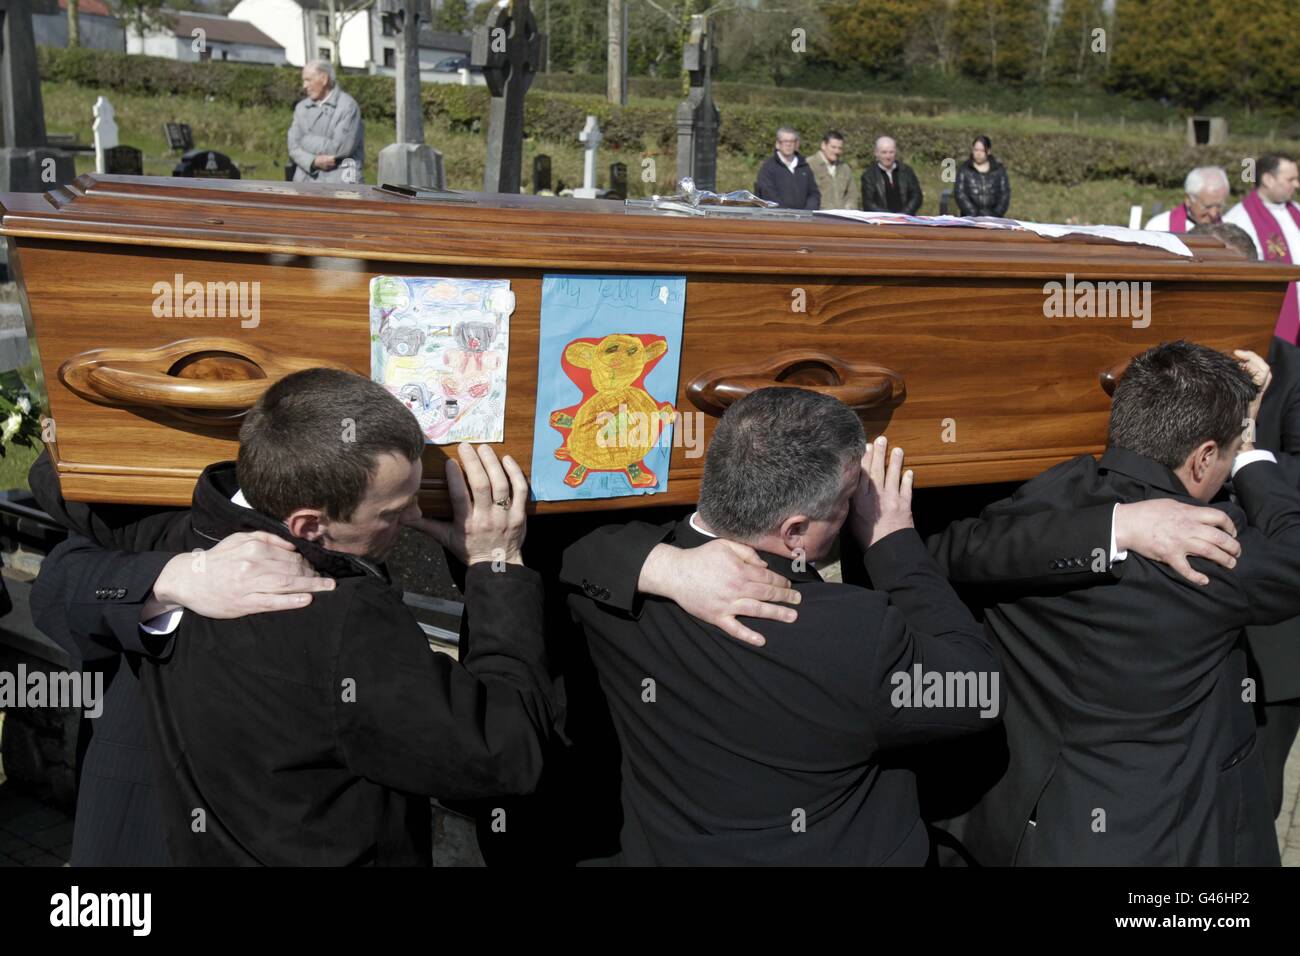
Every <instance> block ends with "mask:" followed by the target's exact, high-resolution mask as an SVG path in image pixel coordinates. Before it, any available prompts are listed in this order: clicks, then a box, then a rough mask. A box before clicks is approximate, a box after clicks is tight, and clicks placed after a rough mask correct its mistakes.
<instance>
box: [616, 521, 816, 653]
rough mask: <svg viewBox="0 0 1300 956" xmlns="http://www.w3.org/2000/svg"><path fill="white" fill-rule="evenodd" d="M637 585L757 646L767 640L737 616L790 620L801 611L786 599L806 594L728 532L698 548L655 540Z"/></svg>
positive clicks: (798, 597)
mask: <svg viewBox="0 0 1300 956" xmlns="http://www.w3.org/2000/svg"><path fill="white" fill-rule="evenodd" d="M637 590H638V591H641V592H643V593H645V594H656V595H658V596H660V597H665V598H668V599H669V600H670V601H672V602H673V603H675V604H676V605H677V606H678V607H680V608H681V609H682V610H683V611H685V612H686V613H687V614H689V615H691V616H692V617H697V618H699V619H700V620H701V621H704V622H705V623H706V624H712V625H713V626H714V627H718V628H721V629H722V630H723V631H725V632H726V633H727V634H728V635H729V636H730V637H734V638H735V639H736V640H738V641H743V642H744V643H746V644H753V645H754V646H755V647H762V646H763V645H764V644H766V643H767V641H766V640H765V639H764V637H763V635H762V634H759V633H758V632H757V631H755V630H753V629H752V628H748V627H746V626H745V625H744V624H741V623H740V621H739V620H737V618H740V617H757V618H762V619H764V620H768V621H784V622H786V623H787V624H788V623H790V622H792V621H794V620H795V618H797V617H798V614H796V613H795V611H794V609H793V608H789V607H785V606H784V605H786V604H798V603H799V601H800V600H801V599H802V598H801V597H800V594H799V592H798V591H796V590H794V589H793V588H792V587H790V582H789V581H788V580H787V579H786V578H783V577H781V575H779V574H777V573H776V572H775V571H773V570H771V569H770V568H768V566H767V564H766V563H765V562H764V561H763V559H762V558H760V557H759V556H758V552H757V551H755V550H754V549H753V548H751V547H749V546H748V545H744V544H740V543H739V542H737V541H727V540H726V539H724V538H719V539H717V540H716V541H710V542H709V543H708V544H705V545H701V546H700V547H698V548H675V547H673V546H672V545H669V544H660V545H656V546H655V548H654V550H653V551H651V552H650V554H649V556H648V557H647V558H646V561H645V564H643V565H642V566H641V577H640V579H639V580H638V582H637Z"/></svg>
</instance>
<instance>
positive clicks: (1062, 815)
mask: <svg viewBox="0 0 1300 956" xmlns="http://www.w3.org/2000/svg"><path fill="white" fill-rule="evenodd" d="M1238 355H1239V357H1242V358H1244V359H1247V360H1249V362H1250V368H1251V374H1247V372H1246V371H1244V370H1243V369H1242V367H1241V366H1240V365H1238V363H1237V362H1235V361H1233V360H1232V359H1230V358H1229V357H1227V356H1225V355H1222V354H1221V353H1218V352H1215V351H1213V350H1210V349H1207V348H1204V347H1201V346H1196V345H1191V344H1188V343H1186V342H1175V343H1168V344H1165V345H1162V346H1159V347H1156V348H1153V349H1151V350H1149V351H1148V352H1145V353H1143V354H1142V355H1139V356H1137V357H1136V358H1135V359H1134V360H1133V361H1132V362H1131V363H1130V364H1129V366H1128V368H1127V370H1126V371H1125V373H1124V376H1123V378H1122V380H1121V382H1120V384H1119V386H1118V387H1117V389H1116V392H1115V397H1114V403H1113V405H1112V410H1111V422H1110V435H1109V440H1108V447H1107V450H1106V453H1105V454H1104V455H1103V456H1102V458H1101V460H1100V461H1097V460H1096V459H1093V458H1092V457H1091V456H1083V457H1080V458H1078V459H1075V460H1073V461H1070V462H1065V463H1063V464H1061V465H1058V466H1057V467H1055V468H1052V469H1050V470H1048V471H1047V472H1044V473H1043V474H1042V475H1040V476H1039V477H1038V478H1035V479H1034V480H1032V481H1030V482H1028V483H1026V484H1025V485H1024V486H1022V487H1021V488H1020V489H1019V490H1018V491H1017V493H1016V494H1015V495H1014V496H1013V497H1012V498H1010V499H1007V500H1005V501H1002V502H999V503H997V504H995V505H992V506H990V507H989V508H988V509H987V510H986V511H985V514H984V517H985V518H1006V517H1014V516H1017V515H1028V514H1036V513H1040V512H1043V511H1059V510H1072V509H1079V508H1085V507H1092V506H1096V505H1098V504H1102V505H1104V504H1111V503H1116V502H1131V501H1141V500H1146V499H1153V498H1166V499H1174V500H1178V501H1184V502H1188V501H1193V500H1194V501H1200V502H1209V501H1211V500H1212V499H1213V498H1214V497H1215V496H1216V495H1217V494H1218V492H1219V490H1220V488H1221V487H1222V485H1223V484H1224V482H1225V481H1226V480H1227V479H1228V477H1229V476H1230V475H1231V476H1232V478H1233V484H1234V488H1235V490H1236V493H1237V495H1238V497H1239V499H1240V506H1238V505H1236V504H1229V503H1224V504H1220V505H1217V506H1216V507H1217V508H1218V509H1220V510H1222V511H1223V512H1224V513H1225V514H1227V515H1228V516H1230V517H1231V518H1232V519H1233V522H1234V523H1235V524H1236V526H1237V528H1238V538H1239V541H1240V544H1241V552H1240V556H1239V557H1238V558H1237V560H1236V563H1235V566H1234V567H1233V568H1232V569H1231V570H1227V569H1223V568H1220V567H1217V566H1214V565H1205V566H1203V567H1202V570H1204V571H1205V573H1206V576H1207V577H1208V578H1209V583H1208V584H1206V585H1205V586H1202V587H1196V586H1191V585H1189V583H1188V582H1187V581H1185V580H1184V579H1182V578H1180V577H1179V576H1178V575H1176V574H1174V573H1173V572H1172V571H1171V570H1170V569H1169V568H1167V567H1164V566H1162V565H1159V564H1155V563H1152V562H1149V561H1147V560H1145V559H1143V558H1141V557H1140V556H1136V555H1129V556H1128V557H1127V559H1126V560H1120V561H1116V562H1115V563H1114V564H1113V565H1112V567H1111V569H1110V570H1109V571H1108V572H1107V574H1106V575H1094V576H1092V579H1093V581H1095V582H1096V583H1094V584H1092V585H1091V586H1085V587H1082V588H1076V589H1073V590H1062V589H1052V588H1044V589H1039V590H1037V591H1025V590H1023V589H1021V590H1019V591H1016V592H1012V593H1008V594H1005V595H1003V596H997V595H991V596H989V597H988V598H987V602H986V603H987V608H986V612H985V621H986V624H987V625H988V627H989V629H990V631H991V632H992V633H993V634H994V635H995V636H996V638H997V640H998V644H999V648H1000V650H1001V651H1002V658H1003V665H1004V669H1005V673H1006V682H1007V694H1008V704H1007V711H1006V717H1005V733H1006V746H1007V748H1008V759H1007V761H1006V764H1005V768H1004V770H1003V772H1002V773H1001V775H1000V777H999V778H998V779H997V780H996V782H995V783H994V784H993V786H992V787H991V788H990V789H989V790H988V791H987V792H986V793H985V794H984V796H983V797H982V799H980V800H979V802H978V804H977V805H976V806H975V808H974V809H973V810H972V811H971V812H970V813H969V814H968V815H966V816H965V817H964V818H963V819H961V820H960V821H958V823H957V824H956V825H955V827H954V829H955V831H956V832H957V833H958V834H959V835H960V836H961V838H962V839H963V841H964V843H965V845H966V847H967V849H968V850H970V851H971V852H972V853H973V854H974V857H975V858H976V859H977V860H978V861H980V862H982V863H988V864H999V865H1006V864H1015V865H1043V864H1049V865H1050V864H1101V865H1115V864H1143V865H1153V864H1162V865H1231V864H1273V865H1276V864H1277V862H1278V851H1277V842H1276V838H1275V836H1274V832H1273V824H1272V819H1271V814H1269V812H1268V808H1267V805H1266V803H1267V800H1266V793H1265V784H1264V776H1263V766H1262V763H1261V759H1260V757H1261V755H1260V751H1259V748H1258V747H1257V746H1256V740H1255V725H1254V717H1253V713H1252V701H1253V694H1251V693H1250V683H1249V681H1248V678H1247V669H1246V654H1245V648H1244V642H1243V641H1242V640H1241V630H1242V628H1243V627H1244V626H1245V625H1246V624H1250V623H1269V622H1272V621H1278V620H1282V619H1285V618H1286V617H1288V616H1292V615H1295V614H1296V613H1297V611H1300V586H1298V585H1300V493H1297V491H1296V489H1295V488H1294V486H1292V485H1290V484H1289V483H1288V481H1287V480H1286V478H1285V476H1284V474H1283V471H1282V469H1280V468H1279V467H1278V466H1277V465H1276V464H1275V463H1274V456H1273V455H1272V454H1271V453H1269V452H1266V451H1257V450H1255V449H1254V447H1253V444H1252V443H1250V442H1244V441H1243V427H1242V426H1243V422H1247V421H1253V420H1255V419H1256V417H1257V415H1258V410H1259V400H1260V389H1261V387H1265V386H1266V385H1267V376H1268V369H1267V366H1266V365H1265V364H1264V363H1263V361H1262V360H1261V359H1259V357H1258V356H1254V355H1251V354H1250V353H1238ZM1252 378H1253V380H1252ZM1246 434H1247V435H1249V430H1247V432H1246ZM932 550H933V549H932ZM1103 577H1109V578H1112V579H1113V580H1110V581H1108V582H1107V581H1102V580H1101V578H1103Z"/></svg>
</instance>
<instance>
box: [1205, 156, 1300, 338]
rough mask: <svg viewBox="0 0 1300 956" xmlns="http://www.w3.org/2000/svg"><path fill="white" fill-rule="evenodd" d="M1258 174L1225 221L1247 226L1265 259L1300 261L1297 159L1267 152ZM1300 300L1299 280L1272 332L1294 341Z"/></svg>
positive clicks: (1258, 165) (1289, 289)
mask: <svg viewBox="0 0 1300 956" xmlns="http://www.w3.org/2000/svg"><path fill="white" fill-rule="evenodd" d="M1255 177H1256V180H1255V181H1256V183H1257V185H1256V187H1255V188H1254V189H1253V190H1252V191H1251V192H1250V193H1248V194H1247V195H1246V198H1245V199H1243V200H1242V201H1241V202H1239V203H1238V204H1237V205H1235V206H1233V207H1232V208H1231V209H1230V210H1228V213H1227V215H1225V216H1224V217H1223V221H1224V222H1230V223H1232V224H1233V225H1234V226H1240V227H1241V228H1242V229H1244V230H1246V232H1247V233H1249V235H1250V237H1251V238H1252V239H1253V240H1255V250H1256V252H1258V253H1259V257H1260V259H1262V260H1264V261H1265V262H1291V263H1294V262H1300V206H1297V205H1296V204H1295V203H1294V202H1292V201H1291V200H1292V197H1294V196H1295V191H1296V188H1297V187H1298V186H1300V174H1298V172H1297V168H1296V161H1295V160H1294V159H1292V158H1291V157H1290V156H1284V155H1282V154H1280V153H1268V154H1266V155H1264V156H1261V157H1259V159H1258V160H1257V161H1256V162H1255ZM1298 302H1300V300H1298V299H1297V297H1296V283H1294V282H1292V283H1289V284H1288V285H1287V291H1286V298H1285V299H1284V300H1283V302H1282V311H1281V312H1280V313H1278V317H1277V325H1276V326H1275V327H1274V329H1273V334H1274V335H1276V336H1277V337H1278V338H1280V339H1282V340H1283V341H1286V342H1290V343H1292V344H1295V343H1296V338H1297V335H1298V334H1300V306H1298V305H1297V303H1298Z"/></svg>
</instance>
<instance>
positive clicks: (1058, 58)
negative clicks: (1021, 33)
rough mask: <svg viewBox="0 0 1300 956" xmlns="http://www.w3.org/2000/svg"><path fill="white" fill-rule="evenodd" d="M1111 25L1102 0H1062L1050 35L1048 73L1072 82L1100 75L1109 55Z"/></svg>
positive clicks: (1053, 76) (1081, 81)
mask: <svg viewBox="0 0 1300 956" xmlns="http://www.w3.org/2000/svg"><path fill="white" fill-rule="evenodd" d="M1111 26H1112V25H1111V23H1110V18H1109V17H1108V15H1107V14H1106V9H1105V4H1104V3H1103V2H1102V0H1065V2H1064V4H1063V5H1062V7H1061V18H1060V22H1059V23H1058V24H1057V30H1056V35H1055V36H1054V37H1053V38H1052V50H1051V53H1050V54H1049V62H1050V67H1049V71H1050V76H1051V77H1052V78H1053V79H1056V80H1071V81H1073V82H1075V83H1084V82H1087V81H1089V80H1094V79H1097V78H1099V77H1100V76H1102V75H1103V74H1104V73H1105V72H1106V63H1107V61H1108V59H1109V50H1110V32H1111ZM1098 31H1101V32H1100V33H1099V32H1098Z"/></svg>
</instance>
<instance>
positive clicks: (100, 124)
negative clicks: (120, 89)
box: [92, 96, 117, 173]
mask: <svg viewBox="0 0 1300 956" xmlns="http://www.w3.org/2000/svg"><path fill="white" fill-rule="evenodd" d="M94 112H95V124H94V126H93V127H92V129H93V130H94V133H95V172H97V173H106V172H108V161H107V159H105V153H106V152H107V151H108V150H110V149H112V148H113V147H114V146H116V145H117V120H116V119H114V118H113V104H112V103H110V102H109V101H108V100H106V99H105V98H104V97H102V96H101V97H99V98H98V99H96V100H95V111H94Z"/></svg>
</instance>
